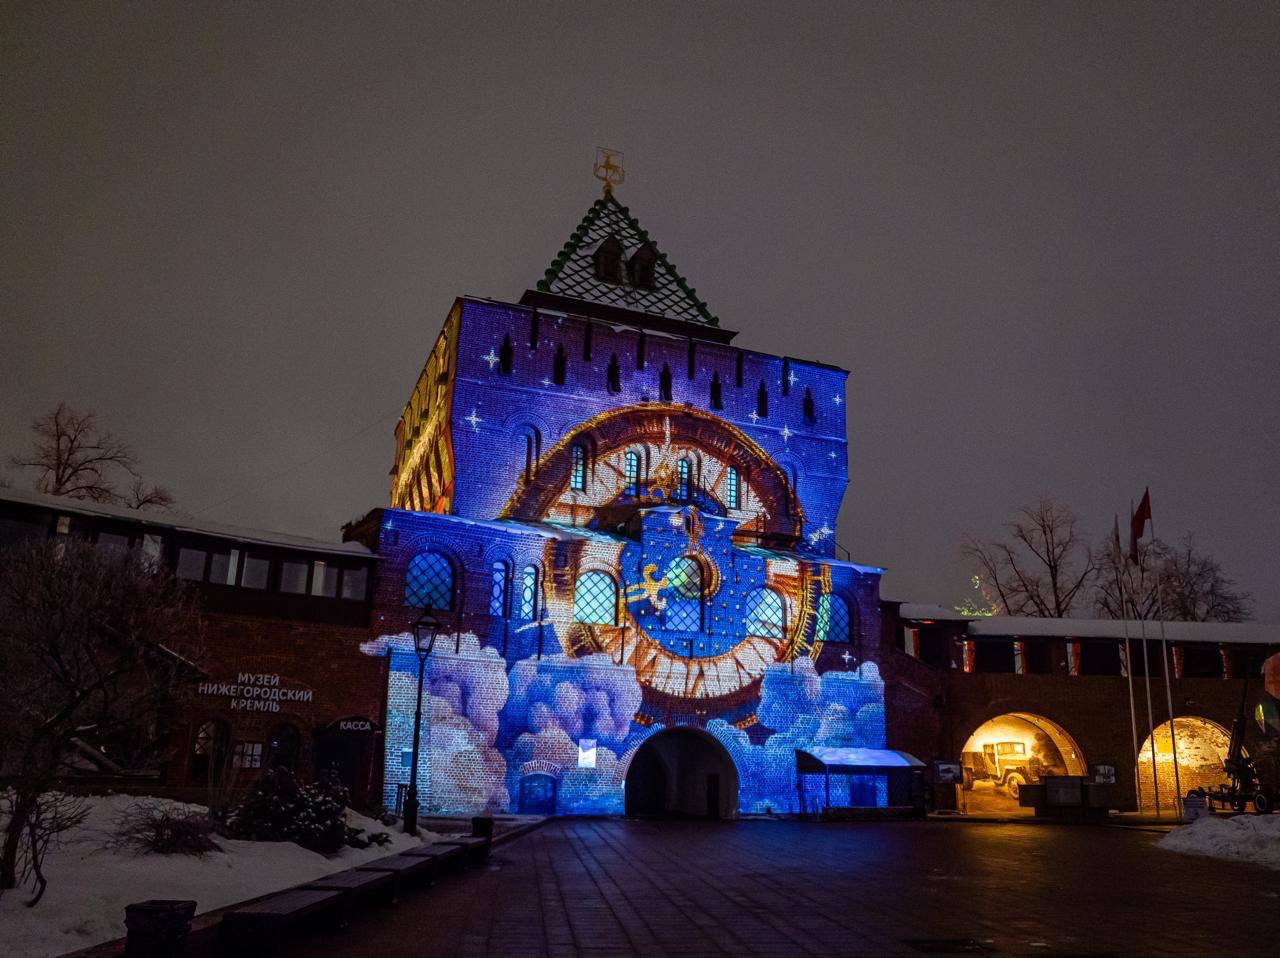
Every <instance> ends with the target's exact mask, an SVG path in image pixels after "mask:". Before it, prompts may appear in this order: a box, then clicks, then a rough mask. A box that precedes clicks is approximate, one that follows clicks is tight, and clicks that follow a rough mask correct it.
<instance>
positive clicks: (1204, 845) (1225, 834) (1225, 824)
mask: <svg viewBox="0 0 1280 958" xmlns="http://www.w3.org/2000/svg"><path fill="white" fill-rule="evenodd" d="M1160 847H1161V848H1163V849H1166V850H1168V851H1171V852H1183V853H1185V854H1187V855H1207V856H1209V857H1210V858H1227V859H1232V860H1235V861H1242V862H1250V863H1252V864H1255V865H1266V866H1268V867H1270V868H1280V815H1236V816H1235V817H1233V818H1219V817H1217V816H1213V815H1210V816H1208V817H1206V818H1201V819H1199V820H1198V821H1195V822H1192V823H1191V824H1190V825H1183V826H1181V827H1179V828H1175V829H1174V830H1173V831H1171V832H1170V833H1169V834H1168V835H1166V836H1164V838H1162V839H1160Z"/></svg>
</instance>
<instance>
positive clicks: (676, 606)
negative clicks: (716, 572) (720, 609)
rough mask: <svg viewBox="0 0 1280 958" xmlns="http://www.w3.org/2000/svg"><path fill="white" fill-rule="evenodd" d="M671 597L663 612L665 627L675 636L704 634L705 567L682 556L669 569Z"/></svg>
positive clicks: (695, 560) (690, 558) (694, 560)
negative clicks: (703, 577)
mask: <svg viewBox="0 0 1280 958" xmlns="http://www.w3.org/2000/svg"><path fill="white" fill-rule="evenodd" d="M666 579H667V583H668V585H669V586H670V589H671V593H670V596H669V598H668V599H667V607H666V609H665V610H664V612H663V623H662V624H663V625H664V626H665V627H666V628H668V629H671V630H672V631H674V632H700V631H702V566H701V565H699V563H698V560H697V559H694V558H692V557H691V556H681V557H680V558H678V559H676V560H675V561H674V562H672V563H671V565H669V566H668V567H667V575H666Z"/></svg>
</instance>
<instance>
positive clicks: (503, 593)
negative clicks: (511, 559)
mask: <svg viewBox="0 0 1280 958" xmlns="http://www.w3.org/2000/svg"><path fill="white" fill-rule="evenodd" d="M509 570H510V566H508V565H507V563H505V562H503V561H502V560H501V559H499V560H498V561H497V562H495V563H494V564H493V565H492V566H491V567H490V570H489V614H490V615H491V616H494V617H495V618H501V617H502V616H504V615H506V614H507V578H508V576H509Z"/></svg>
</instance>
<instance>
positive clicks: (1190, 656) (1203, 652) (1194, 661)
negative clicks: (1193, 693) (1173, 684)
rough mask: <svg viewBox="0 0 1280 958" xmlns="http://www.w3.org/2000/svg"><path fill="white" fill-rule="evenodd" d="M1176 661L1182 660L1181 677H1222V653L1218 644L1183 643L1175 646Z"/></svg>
mask: <svg viewBox="0 0 1280 958" xmlns="http://www.w3.org/2000/svg"><path fill="white" fill-rule="evenodd" d="M1172 651H1174V652H1176V653H1179V654H1177V655H1175V661H1178V660H1180V662H1179V665H1180V669H1179V671H1180V674H1178V675H1177V676H1176V677H1177V678H1180V679H1220V678H1222V655H1221V654H1220V653H1219V651H1218V647H1217V646H1216V645H1190V644H1187V645H1181V646H1175V647H1174V648H1173V650H1172Z"/></svg>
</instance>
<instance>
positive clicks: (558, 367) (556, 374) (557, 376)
mask: <svg viewBox="0 0 1280 958" xmlns="http://www.w3.org/2000/svg"><path fill="white" fill-rule="evenodd" d="M564 370H565V359H564V346H563V345H562V344H561V343H556V354H555V355H554V356H552V357H551V381H552V382H553V383H555V384H556V385H557V386H563V385H564V377H565V372H564Z"/></svg>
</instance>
